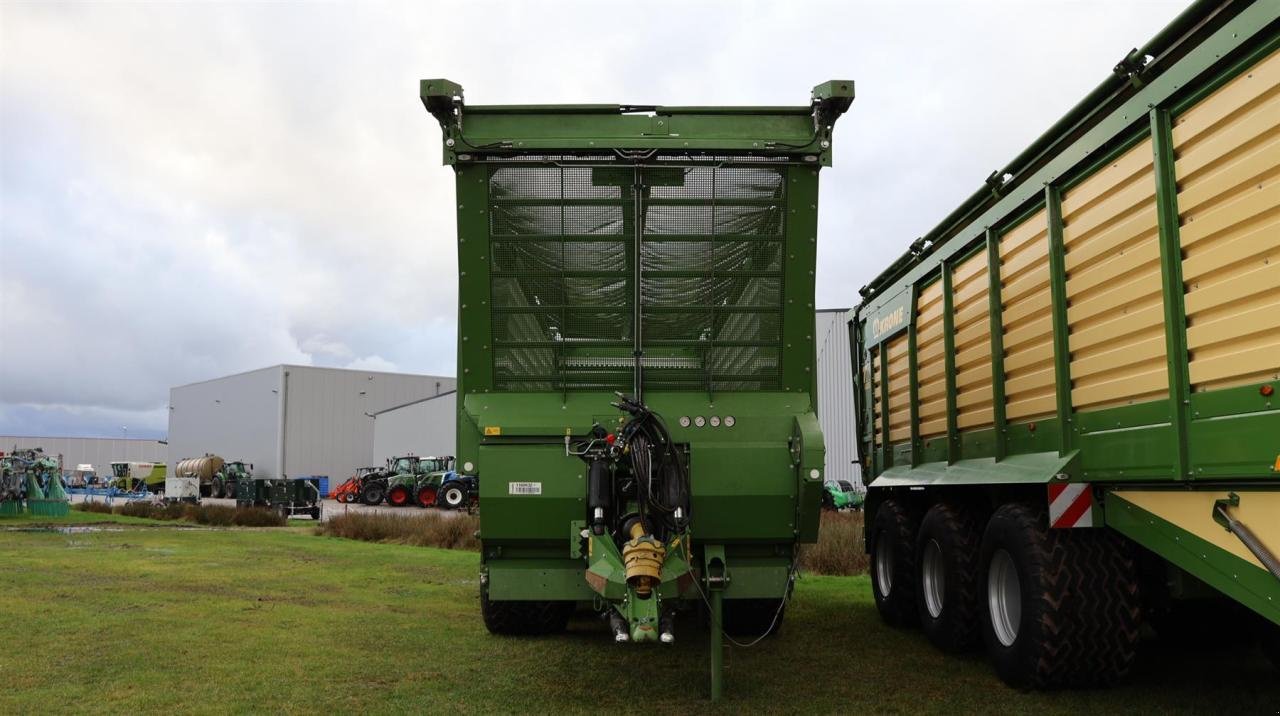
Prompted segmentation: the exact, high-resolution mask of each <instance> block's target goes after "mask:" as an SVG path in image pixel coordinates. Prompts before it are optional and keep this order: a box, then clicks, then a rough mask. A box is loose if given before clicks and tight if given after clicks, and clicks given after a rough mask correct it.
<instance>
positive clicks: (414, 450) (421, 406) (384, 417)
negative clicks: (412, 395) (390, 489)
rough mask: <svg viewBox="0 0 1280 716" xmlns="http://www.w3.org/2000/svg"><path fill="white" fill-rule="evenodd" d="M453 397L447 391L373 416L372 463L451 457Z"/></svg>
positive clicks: (455, 408)
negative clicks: (399, 458) (411, 457)
mask: <svg viewBox="0 0 1280 716" xmlns="http://www.w3.org/2000/svg"><path fill="white" fill-rule="evenodd" d="M455 396H457V392H455V391H452V390H450V391H449V392H447V393H441V394H440V395H433V396H431V397H429V398H421V399H419V400H414V401H412V402H409V403H405V404H403V405H396V406H393V407H390V408H387V409H386V410H380V411H378V412H376V413H374V414H373V457H374V461H375V463H380V462H381V461H382V460H383V459H384V458H388V457H395V456H399V455H452V454H453V452H454V449H455V444H456V442H457V434H458V403H457V400H455Z"/></svg>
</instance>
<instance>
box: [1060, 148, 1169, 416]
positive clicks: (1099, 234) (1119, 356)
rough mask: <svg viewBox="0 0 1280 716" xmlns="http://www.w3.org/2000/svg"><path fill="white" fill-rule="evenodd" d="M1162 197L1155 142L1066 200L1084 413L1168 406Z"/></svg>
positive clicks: (1074, 376) (1074, 354)
mask: <svg viewBox="0 0 1280 716" xmlns="http://www.w3.org/2000/svg"><path fill="white" fill-rule="evenodd" d="M1155 190H1156V182H1155V169H1154V156H1153V154H1152V146H1151V140H1150V139H1149V138H1148V139H1145V140H1143V141H1141V142H1139V143H1138V144H1137V145H1136V146H1134V147H1133V148H1131V149H1129V150H1128V151H1126V152H1124V153H1123V154H1121V155H1120V156H1119V157H1117V158H1116V159H1113V160H1112V161H1110V162H1108V163H1107V164H1106V165H1105V166H1103V167H1102V168H1101V169H1099V170H1098V171H1096V172H1095V173H1094V174H1093V175H1091V176H1090V177H1089V178H1087V179H1085V180H1084V181H1082V182H1081V183H1079V184H1078V185H1076V186H1074V187H1072V188H1071V189H1069V190H1068V191H1067V192H1066V193H1065V194H1063V197H1062V217H1063V229H1062V239H1063V245H1064V247H1065V250H1066V269H1067V304H1068V305H1067V324H1068V327H1069V331H1070V334H1069V339H1068V340H1069V342H1070V348H1071V380H1072V390H1071V401H1072V405H1074V406H1075V408H1076V409H1077V410H1096V409H1099V408H1104V407H1114V406H1118V405H1127V404H1132V403H1139V402H1144V401H1148V400H1157V399H1160V398H1165V397H1167V396H1168V393H1169V378H1168V365H1167V363H1166V360H1165V356H1166V349H1165V334H1164V299H1163V295H1162V290H1161V278H1160V244H1159V232H1158V227H1157V219H1156V198H1155Z"/></svg>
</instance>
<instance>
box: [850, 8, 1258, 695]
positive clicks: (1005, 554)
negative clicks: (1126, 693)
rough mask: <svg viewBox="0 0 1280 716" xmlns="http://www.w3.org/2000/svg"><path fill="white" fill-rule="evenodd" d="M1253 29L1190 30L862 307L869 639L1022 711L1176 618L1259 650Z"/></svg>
mask: <svg viewBox="0 0 1280 716" xmlns="http://www.w3.org/2000/svg"><path fill="white" fill-rule="evenodd" d="M1278 16H1280V4H1278V3H1276V2H1274V0H1268V1H1263V2H1221V1H1220V0H1219V1H1214V2H1197V3H1195V4H1194V5H1192V6H1191V7H1190V8H1189V9H1188V10H1186V11H1185V12H1184V13H1183V14H1182V15H1180V16H1179V17H1177V18H1176V19H1175V20H1174V21H1173V22H1172V23H1171V24H1170V25H1169V26H1168V27H1167V28H1165V29H1164V30H1163V31H1162V32H1161V33H1160V34H1159V35H1158V36H1157V37H1156V38H1155V39H1153V40H1152V41H1151V42H1149V43H1147V44H1146V45H1145V46H1143V47H1142V48H1141V49H1137V50H1134V51H1132V52H1130V53H1128V54H1127V55H1125V57H1124V58H1123V59H1122V60H1121V62H1120V63H1119V64H1118V65H1117V66H1116V67H1115V70H1114V71H1113V74H1112V75H1111V76H1109V77H1108V78H1107V79H1106V81H1104V82H1103V83H1102V84H1101V85H1100V86H1099V87H1098V88H1097V89H1096V90H1094V91H1093V92H1092V93H1091V94H1090V95H1089V96H1088V97H1086V98H1085V99H1084V100H1083V101H1081V102H1080V103H1079V104H1078V105H1076V107H1075V108H1074V109H1073V110H1072V111H1071V112H1070V113H1069V114H1068V115H1067V116H1066V117H1063V118H1062V120H1060V121H1059V122H1058V123H1057V124H1055V125H1054V126H1053V127H1052V128H1051V129H1049V130H1048V131H1047V132H1046V133H1045V134H1044V135H1043V136H1042V137H1041V138H1040V139H1038V140H1037V141H1036V142H1035V143H1034V144H1033V145H1032V146H1031V147H1029V148H1028V149H1027V150H1025V151H1024V152H1023V153H1022V154H1021V155H1019V156H1018V157H1017V158H1016V159H1015V160H1013V161H1012V162H1011V163H1010V164H1009V165H1008V166H1006V167H1004V168H1003V169H1001V170H999V171H997V172H994V173H993V174H992V175H991V177H990V178H989V179H988V181H987V183H986V184H985V185H984V186H983V187H981V188H980V189H979V190H978V192H977V193H975V194H974V195H973V196H972V197H971V198H970V199H969V200H968V201H967V202H966V203H965V204H964V205H962V206H961V207H959V208H958V209H956V210H955V211H954V212H952V213H951V214H950V215H949V216H948V217H946V218H945V219H944V220H943V222H942V223H941V224H939V225H938V227H937V228H935V229H934V230H932V231H930V232H929V233H928V234H927V235H926V236H924V237H922V238H921V239H919V240H917V241H915V242H914V243H912V244H911V247H910V250H909V251H908V253H907V254H906V255H904V256H902V257H901V258H900V259H898V260H897V261H895V262H894V263H893V264H892V265H891V266H890V267H889V268H888V269H886V270H885V271H884V272H883V273H882V274H881V275H880V276H878V277H877V278H876V279H875V280H874V281H873V282H872V283H871V284H870V285H868V286H867V287H865V288H864V289H862V297H863V302H862V304H861V305H860V306H859V307H858V308H857V309H855V311H854V313H853V317H852V321H851V323H850V329H851V331H850V337H851V341H852V343H853V348H854V356H855V371H854V373H855V376H854V380H855V382H856V384H857V389H856V391H855V392H856V394H857V396H858V414H859V423H860V426H861V427H860V442H861V447H862V451H861V454H862V456H863V457H862V459H863V462H864V468H865V470H866V472H867V474H869V475H871V476H873V477H874V481H872V482H871V483H870V486H869V493H868V496H867V513H868V526H867V544H868V549H869V551H870V554H871V556H872V565H873V575H872V576H873V579H872V583H873V591H874V593H875V599H876V603H877V606H878V607H879V610H880V612H881V614H882V616H883V617H884V618H885V620H887V621H888V622H890V623H892V624H896V625H908V624H918V625H919V626H920V627H921V628H922V629H923V631H924V632H925V634H926V635H927V637H928V638H929V639H930V640H931V641H933V642H934V643H935V644H937V645H938V646H940V647H942V648H944V649H946V650H952V651H960V650H964V649H967V648H970V647H976V646H977V645H978V644H979V643H985V647H986V651H987V653H988V656H989V657H990V659H991V661H992V662H993V663H994V665H995V667H996V670H997V671H998V673H999V674H1000V675H1001V676H1002V677H1003V678H1004V679H1005V680H1006V681H1008V682H1010V683H1012V684H1015V685H1019V686H1027V687H1053V686H1082V685H1096V684H1105V683H1108V682H1111V681H1114V680H1116V679H1118V678H1121V677H1123V676H1124V675H1125V673H1126V672H1127V671H1128V670H1129V668H1130V665H1131V664H1132V662H1133V660H1134V658H1135V646H1136V642H1137V639H1138V630H1139V627H1140V625H1141V624H1142V623H1143V621H1144V620H1146V621H1148V622H1149V623H1151V624H1153V625H1154V626H1155V627H1156V629H1157V630H1159V631H1164V630H1172V629H1178V628H1183V627H1185V626H1189V625H1179V624H1178V623H1177V622H1176V621H1175V620H1172V619H1170V618H1169V616H1170V615H1172V614H1176V613H1178V611H1179V610H1180V608H1181V607H1184V606H1185V605H1187V604H1188V603H1198V604H1200V605H1202V606H1204V605H1210V608H1211V609H1212V608H1216V609H1218V611H1217V612H1216V613H1215V612H1209V613H1210V614H1213V615H1214V616H1213V618H1212V623H1213V624H1215V625H1216V627H1217V628H1218V629H1220V630H1221V631H1222V632H1223V633H1224V634H1225V632H1227V631H1240V630H1242V629H1241V626H1240V625H1239V624H1238V623H1237V624H1235V625H1234V626H1233V625H1232V624H1233V623H1232V622H1231V621H1230V620H1229V619H1228V617H1229V616H1230V615H1233V614H1236V613H1240V612H1244V614H1245V617H1242V618H1243V619H1245V621H1246V622H1252V623H1246V624H1245V625H1244V628H1243V630H1247V631H1249V632H1252V633H1255V634H1257V635H1258V637H1259V638H1260V639H1261V640H1262V642H1263V646H1264V647H1268V648H1270V649H1271V650H1272V651H1273V653H1274V651H1275V650H1276V649H1277V647H1280V636H1278V635H1280V627H1278V626H1277V625H1280V562H1277V558H1276V555H1277V554H1278V553H1280V397H1278V396H1276V391H1277V389H1280V26H1278V20H1277V17H1278ZM1231 602H1234V603H1235V604H1234V605H1233V604H1231ZM1215 604H1216V605H1219V606H1217V607H1214V606H1212V605H1215ZM1240 607H1243V608H1247V609H1246V610H1242V609H1240ZM1200 613H1201V614H1203V613H1205V612H1203V611H1201V612H1200Z"/></svg>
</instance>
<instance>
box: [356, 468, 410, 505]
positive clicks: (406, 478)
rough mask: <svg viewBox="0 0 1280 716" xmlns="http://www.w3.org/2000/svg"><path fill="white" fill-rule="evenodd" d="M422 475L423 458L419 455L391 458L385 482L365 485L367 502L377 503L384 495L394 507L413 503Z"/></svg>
mask: <svg viewBox="0 0 1280 716" xmlns="http://www.w3.org/2000/svg"><path fill="white" fill-rule="evenodd" d="M422 475H423V466H422V458H420V457H418V456H417V455H406V456H403V457H395V458H391V459H390V460H388V461H387V476H386V478H385V482H383V483H381V484H379V483H377V482H371V483H369V484H367V485H366V486H365V490H364V496H365V504H368V505H376V504H378V503H379V502H381V501H382V499H383V497H384V496H385V498H386V500H387V504H388V505H391V506H392V507H404V506H406V505H411V504H413V499H414V495H416V494H417V492H418V480H419V478H421V477H422ZM379 487H381V488H382V489H381V490H380V489H379Z"/></svg>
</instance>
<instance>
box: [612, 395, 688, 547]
mask: <svg viewBox="0 0 1280 716" xmlns="http://www.w3.org/2000/svg"><path fill="white" fill-rule="evenodd" d="M618 397H619V398H620V400H619V402H617V403H614V405H615V406H616V407H618V408H619V409H621V410H625V411H627V412H628V413H630V414H631V420H630V421H628V422H627V424H626V425H624V426H623V427H622V430H621V431H620V432H619V436H618V437H619V438H620V442H621V443H622V446H623V448H624V450H625V453H626V455H627V456H628V458H629V460H630V463H631V473H632V475H633V476H634V477H635V482H636V502H637V503H638V504H639V510H640V516H641V519H643V520H644V524H645V525H646V526H647V527H648V528H649V529H650V530H651V531H652V532H653V533H654V536H656V537H658V538H659V539H663V540H666V539H668V538H669V537H670V536H671V535H675V534H679V533H681V532H683V531H684V530H685V528H686V526H687V525H688V524H689V517H690V515H689V466H688V465H686V464H685V460H684V455H683V454H682V453H681V451H680V449H679V448H678V447H677V446H676V444H675V442H674V441H673V440H672V439H671V433H670V432H669V431H668V430H667V426H666V423H664V422H663V420H662V417H661V416H659V415H658V414H657V413H655V412H653V411H652V410H650V409H649V408H648V407H647V406H645V405H644V404H643V403H639V402H637V401H634V400H631V399H630V398H627V397H626V396H623V395H619V396H618Z"/></svg>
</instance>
